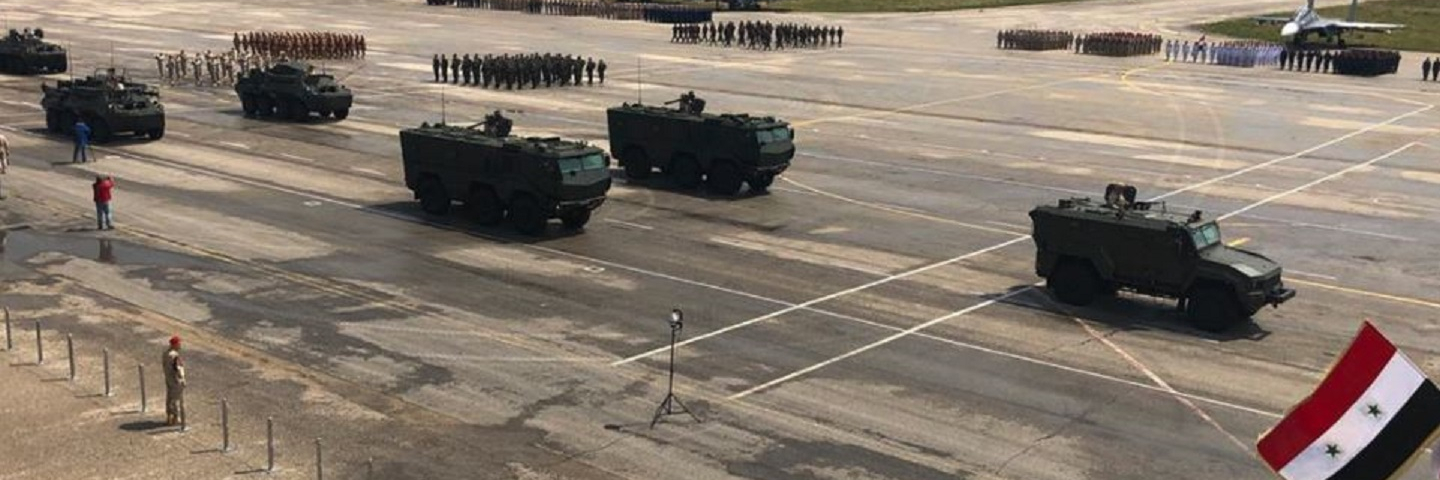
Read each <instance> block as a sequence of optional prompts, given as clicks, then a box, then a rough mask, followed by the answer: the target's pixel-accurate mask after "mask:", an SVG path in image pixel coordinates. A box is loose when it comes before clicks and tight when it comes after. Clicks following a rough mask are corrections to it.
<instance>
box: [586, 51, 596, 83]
mask: <svg viewBox="0 0 1440 480" xmlns="http://www.w3.org/2000/svg"><path fill="white" fill-rule="evenodd" d="M585 83H586V84H587V85H594V84H595V58H594V57H591V58H589V59H586V60H585Z"/></svg>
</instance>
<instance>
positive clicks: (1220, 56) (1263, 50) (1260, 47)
mask: <svg viewBox="0 0 1440 480" xmlns="http://www.w3.org/2000/svg"><path fill="white" fill-rule="evenodd" d="M1284 52H1285V49H1284V47H1281V46H1280V45H1277V44H1274V43H1269V42H1257V41H1239V42H1216V43H1206V42H1203V41H1200V42H1195V44H1194V45H1191V44H1190V43H1188V42H1184V41H1180V40H1169V41H1166V42H1165V60H1166V61H1171V62H1188V63H1208V64H1213V65H1224V66H1229V67H1256V66H1265V65H1279V64H1280V61H1281V60H1282V58H1281V57H1282V55H1283V54H1284Z"/></svg>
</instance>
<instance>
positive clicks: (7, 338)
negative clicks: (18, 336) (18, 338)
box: [4, 307, 15, 352]
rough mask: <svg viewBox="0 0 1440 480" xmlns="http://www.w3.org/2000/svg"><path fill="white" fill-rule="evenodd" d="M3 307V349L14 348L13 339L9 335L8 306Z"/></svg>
mask: <svg viewBox="0 0 1440 480" xmlns="http://www.w3.org/2000/svg"><path fill="white" fill-rule="evenodd" d="M4 308H5V351H7V352H9V351H12V350H15V339H14V337H13V336H12V335H10V307H4Z"/></svg>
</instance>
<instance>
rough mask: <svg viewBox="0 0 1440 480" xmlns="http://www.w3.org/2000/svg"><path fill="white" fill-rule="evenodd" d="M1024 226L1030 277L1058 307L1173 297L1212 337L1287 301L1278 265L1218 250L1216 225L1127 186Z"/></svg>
mask: <svg viewBox="0 0 1440 480" xmlns="http://www.w3.org/2000/svg"><path fill="white" fill-rule="evenodd" d="M1030 219H1031V221H1032V223H1033V227H1034V240H1035V246H1036V255H1035V273H1036V274H1037V275H1039V276H1041V277H1044V278H1045V281H1046V285H1047V286H1048V288H1049V290H1050V291H1051V293H1053V294H1054V295H1055V297H1056V298H1058V299H1059V300H1060V301H1062V302H1065V303H1069V304H1072V305H1087V304H1089V303H1091V302H1092V301H1094V300H1095V299H1096V298H1097V297H1099V296H1102V295H1111V294H1114V292H1115V291H1117V290H1120V289H1124V290H1129V291H1132V292H1136V293H1141V294H1145V295H1151V296H1157V297H1167V298H1176V299H1179V300H1180V306H1181V308H1183V309H1184V311H1185V312H1186V314H1188V316H1189V317H1190V319H1191V321H1192V322H1193V324H1194V325H1195V326H1196V327H1197V328H1200V329H1202V330H1206V331H1210V332H1219V331H1224V330H1226V329H1228V328H1230V327H1232V326H1234V325H1236V324H1239V323H1241V322H1243V321H1246V320H1248V319H1249V318H1250V317H1251V316H1252V315H1254V314H1255V312H1257V311H1259V310H1260V308H1261V307H1264V306H1265V305H1272V306H1279V305H1280V304H1281V303H1284V302H1285V301H1287V300H1290V299H1291V298H1293V297H1294V296H1295V291H1294V290H1292V289H1289V288H1286V287H1285V284H1284V282H1282V281H1281V278H1280V273H1281V268H1280V265H1279V264H1277V263H1275V262H1274V261H1272V260H1270V259H1269V258H1266V257H1265V256H1263V255H1260V254H1258V253H1255V252H1251V251H1247V250H1242V249H1239V248H1233V247H1230V246H1228V245H1225V243H1223V242H1222V241H1221V240H1220V226H1219V225H1217V224H1216V223H1215V221H1214V220H1207V219H1204V218H1203V217H1202V216H1201V212H1199V211H1194V212H1190V213H1179V212H1171V211H1168V210H1167V209H1166V208H1165V204H1164V203H1163V202H1136V201H1135V187H1131V186H1127V185H1113V184H1112V185H1110V186H1109V188H1107V189H1106V193H1105V200H1104V202H1103V203H1102V202H1096V201H1093V200H1091V199H1089V198H1071V199H1065V200H1060V201H1059V202H1058V203H1057V204H1056V205H1041V206H1039V207H1036V208H1035V209H1034V210H1031V211H1030Z"/></svg>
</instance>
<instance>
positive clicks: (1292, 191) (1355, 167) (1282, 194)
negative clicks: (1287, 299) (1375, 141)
mask: <svg viewBox="0 0 1440 480" xmlns="http://www.w3.org/2000/svg"><path fill="white" fill-rule="evenodd" d="M1416 144H1417V142H1410V143H1407V144H1405V145H1403V146H1401V147H1400V148H1397V149H1394V150H1391V151H1389V152H1386V153H1385V154H1384V155H1381V156H1378V157H1375V158H1372V159H1370V160H1367V161H1365V162H1363V163H1357V164H1354V165H1351V166H1349V167H1348V168H1345V169H1344V170H1340V171H1338V172H1335V173H1332V174H1329V175H1326V176H1323V177H1320V178H1317V179H1315V180H1313V181H1311V182H1310V183H1306V184H1304V185H1301V186H1298V187H1295V188H1292V189H1289V190H1286V191H1283V192H1280V193H1277V194H1274V195H1271V196H1269V197H1267V198H1265V199H1264V200H1260V201H1258V202H1255V203H1252V204H1249V205H1246V206H1244V207H1242V208H1240V209H1239V210H1235V211H1233V212H1230V213H1227V214H1224V215H1221V216H1219V217H1218V218H1216V219H1215V220H1217V221H1219V220H1224V219H1227V218H1230V217H1233V216H1236V215H1239V214H1242V213H1245V212H1248V211H1250V209H1252V208H1255V207H1259V206H1261V205H1265V204H1267V203H1270V202H1273V201H1275V200H1279V199H1281V198H1285V197H1288V196H1290V195H1294V194H1295V193H1296V192H1299V191H1301V190H1305V189H1307V188H1310V187H1313V186H1316V185H1319V184H1322V183H1325V182H1328V181H1330V180H1334V179H1336V178H1340V177H1341V176H1343V175H1345V174H1347V173H1350V172H1353V171H1356V170H1359V169H1361V168H1365V167H1368V166H1371V165H1374V164H1375V163H1376V162H1379V161H1381V160H1385V159H1387V158H1390V157H1393V156H1395V155H1398V154H1399V153H1400V152H1403V151H1406V150H1409V149H1410V147H1414V146H1415V145H1416Z"/></svg>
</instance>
